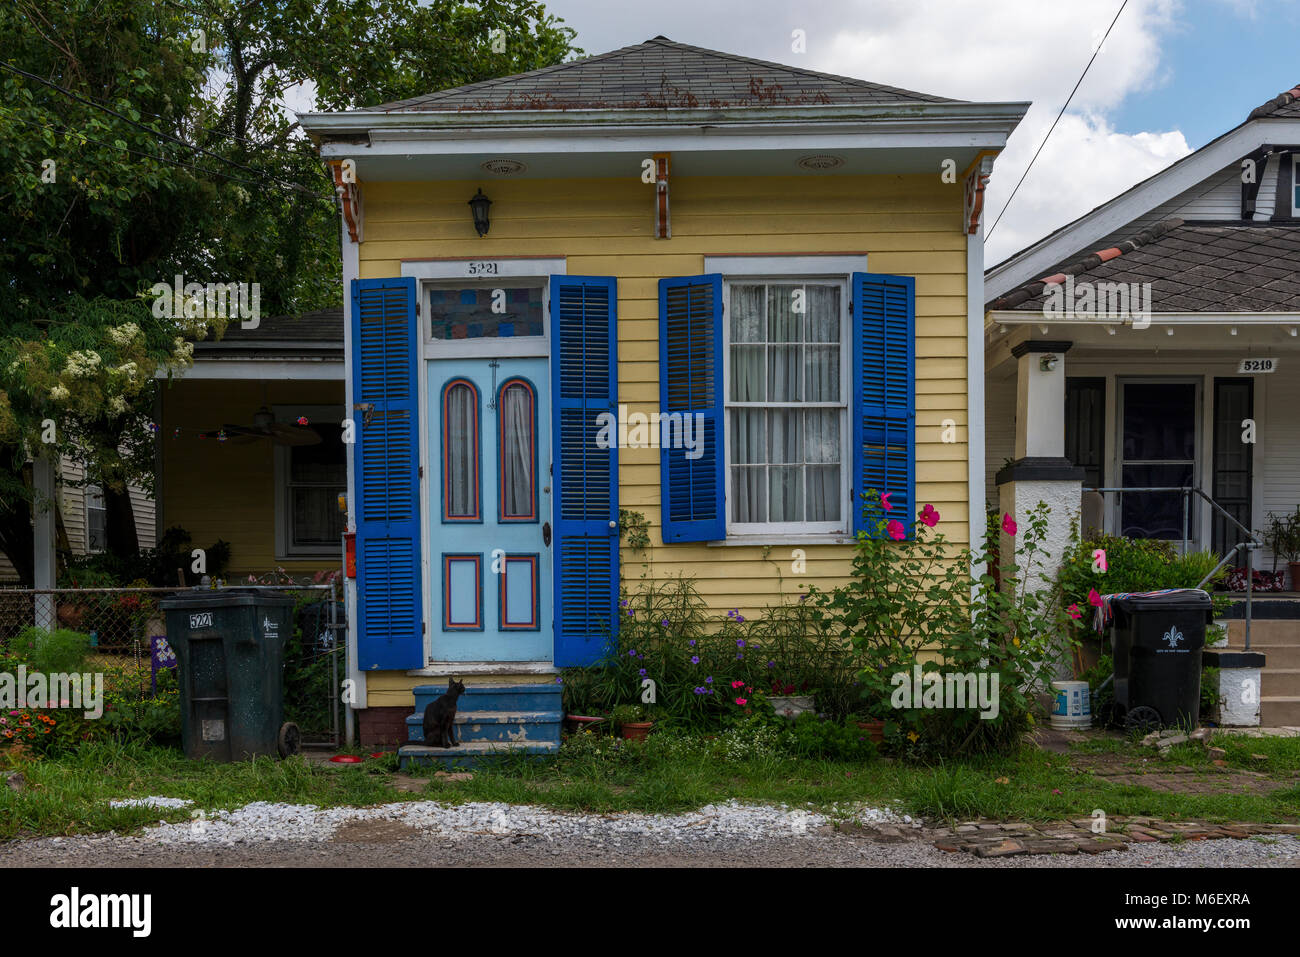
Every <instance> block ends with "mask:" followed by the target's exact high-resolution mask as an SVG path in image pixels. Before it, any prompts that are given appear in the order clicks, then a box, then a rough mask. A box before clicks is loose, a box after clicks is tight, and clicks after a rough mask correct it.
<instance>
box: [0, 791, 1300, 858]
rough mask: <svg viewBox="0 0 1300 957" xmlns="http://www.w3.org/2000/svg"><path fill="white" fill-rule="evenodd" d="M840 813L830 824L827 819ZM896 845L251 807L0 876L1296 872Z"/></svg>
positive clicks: (696, 824)
mask: <svg viewBox="0 0 1300 957" xmlns="http://www.w3.org/2000/svg"><path fill="white" fill-rule="evenodd" d="M837 816H838V815H837ZM852 816H853V817H855V818H856V819H858V820H860V821H862V822H863V823H866V824H881V823H885V824H893V825H894V826H896V827H900V828H901V829H902V832H903V834H904V835H905V836H906V837H907V839H906V840H903V841H901V842H898V843H888V844H883V843H875V842H872V841H871V840H869V839H866V838H864V837H863V835H862V834H861V833H853V832H849V833H840V832H837V831H834V830H832V829H831V827H830V826H829V825H830V821H829V819H828V817H827V816H826V815H822V814H814V813H812V812H806V811H801V810H799V809H797V808H796V809H790V808H783V807H756V806H746V805H740V804H738V803H735V802H732V803H728V804H722V805H711V806H709V807H705V808H701V809H700V810H698V811H692V812H690V813H687V814H676V815H648V814H568V813H564V812H560V811H549V810H545V809H542V808H538V807H532V806H512V805H507V804H486V803H478V804H462V805H443V804H438V803H436V802H428V801H423V802H411V803H403V804H389V805H383V806H380V807H371V808H330V809H318V808H314V807H311V806H308V805H290V804H269V803H257V804H250V805H247V806H246V807H243V808H240V809H238V810H236V811H231V812H224V811H223V812H215V813H213V814H212V816H211V817H210V818H208V819H206V820H203V821H201V827H200V826H198V825H195V824H194V823H180V824H163V823H160V824H159V825H157V826H154V827H150V828H147V829H145V831H144V832H143V833H142V834H140V835H138V836H133V837H123V836H120V835H116V834H105V835H93V836H85V837H62V838H41V839H35V840H26V841H11V842H9V843H7V844H4V845H0V867H24V866H26V867H49V866H76V867H102V866H111V867H161V866H182V867H185V866H192V867H212V866H215V867H284V866H324V867H354V866H382V867H429V866H439V865H445V866H464V867H494V866H525V867H527V866H534V867H536V866H540V867H589V866H598V867H621V866H642V867H658V866H681V867H809V866H826V867H945V868H946V867H962V868H981V867H994V868H999V867H1015V868H1026V867H1029V868H1032V867H1122V868H1141V867H1193V868H1197V867H1199V868H1212V867H1213V868H1219V867H1300V839H1298V838H1296V837H1294V836H1278V837H1270V838H1267V839H1263V840H1261V839H1247V840H1236V839H1231V840H1214V841H1189V842H1186V843H1180V844H1169V843H1161V844H1155V843H1152V844H1143V845H1140V846H1130V847H1129V848H1128V849H1127V850H1123V851H1107V852H1105V853H1101V854H1047V855H1027V854H1024V855H1016V856H1013V857H1005V858H988V859H981V858H977V857H975V856H974V855H971V854H962V853H946V852H943V851H940V850H938V849H937V848H935V847H933V846H932V845H931V844H930V843H929V842H928V841H927V840H925V839H924V837H923V832H922V831H921V830H920V823H919V822H914V821H911V820H910V819H906V820H905V819H904V818H902V817H901V816H899V815H896V814H894V813H893V812H891V811H889V810H885V809H878V808H857V809H855V811H854V813H853V814H852Z"/></svg>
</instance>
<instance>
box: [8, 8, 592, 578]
mask: <svg viewBox="0 0 1300 957" xmlns="http://www.w3.org/2000/svg"><path fill="white" fill-rule="evenodd" d="M497 31H499V32H497ZM0 36H4V37H5V46H4V52H3V59H2V60H0V65H3V66H4V67H6V68H3V69H0V237H3V238H2V239H0V550H3V551H5V552H6V553H7V554H9V556H10V558H11V559H12V560H14V562H15V564H16V565H17V566H18V567H19V570H20V573H22V574H23V577H24V578H28V577H29V566H30V562H29V561H27V560H25V558H24V556H21V555H15V551H19V552H21V551H22V550H23V549H24V548H25V547H27V545H28V543H30V531H29V530H25V526H26V524H27V523H28V521H29V518H28V515H29V508H30V503H31V499H32V493H31V488H30V480H29V479H26V478H24V477H23V475H24V472H23V468H22V466H23V463H24V462H25V461H27V460H29V459H30V458H31V457H32V455H33V454H34V452H37V451H46V452H51V453H56V454H57V453H68V454H71V455H73V456H74V457H76V458H78V459H81V460H82V461H84V462H86V463H87V466H88V473H87V481H95V482H98V483H100V484H102V485H103V486H104V490H105V496H106V499H107V500H108V504H109V506H110V511H112V507H113V506H114V505H117V506H119V507H121V506H123V505H126V504H127V503H129V499H128V498H127V497H126V486H127V484H128V483H132V482H143V483H145V484H147V483H148V480H149V474H150V471H151V467H152V457H153V444H154V438H155V437H154V435H153V433H152V431H151V428H150V426H151V423H150V417H151V410H152V406H153V400H154V397H155V394H156V390H157V388H158V387H159V386H158V383H159V382H160V381H165V380H166V378H167V376H168V375H169V374H171V373H174V372H176V371H179V370H183V369H184V368H185V366H187V365H188V363H189V361H190V357H191V355H192V351H193V346H192V342H193V340H195V339H198V338H203V337H205V336H208V335H212V336H220V335H221V333H222V331H223V326H224V323H223V322H222V321H221V320H220V319H217V320H211V319H210V317H209V318H206V319H205V318H204V317H198V318H193V317H192V318H191V319H190V320H184V319H181V320H177V319H171V318H167V317H166V316H163V317H158V316H155V315H154V311H153V310H152V308H151V306H152V303H153V298H154V297H153V296H152V295H150V294H149V289H150V287H152V286H154V285H155V284H157V283H169V284H170V283H172V281H173V277H175V276H177V275H181V276H183V277H184V281H185V282H186V283H189V282H199V283H208V282H221V283H231V282H238V283H249V284H251V283H257V284H258V285H259V287H260V308H261V312H262V314H263V315H274V314H280V313H292V312H300V311H306V310H310V309H315V308H322V307H328V306H334V305H338V304H339V303H340V302H341V300H342V288H341V270H340V263H339V243H338V236H339V226H338V215H337V211H336V207H335V204H334V190H333V185H332V183H331V180H330V177H329V175H328V172H327V170H326V169H325V167H324V166H323V165H322V163H321V161H320V159H319V157H318V156H317V155H316V151H315V149H314V147H313V146H312V144H311V143H310V141H309V140H308V139H307V138H306V137H305V136H304V135H303V134H302V131H301V129H300V128H299V127H298V124H297V122H296V120H295V118H294V117H293V115H292V113H291V111H289V110H287V109H286V107H285V97H286V96H287V95H290V94H291V93H292V91H293V90H294V89H295V88H297V90H298V93H299V95H300V96H308V95H313V94H314V96H315V99H316V103H317V108H319V109H322V110H341V109H349V108H355V107H359V106H366V105H373V104H375V103H379V102H383V101H387V100H393V99H400V98H404V97H409V96H414V95H418V94H421V93H428V92H432V91H435V90H438V89H442V88H446V87H448V86H454V85H459V84H463V83H470V82H475V81H477V80H483V79H488V78H491V77H494V76H501V75H506V74H509V73H515V72H520V71H523V70H529V69H534V68H537V67H541V66H546V65H548V64H552V63H558V62H561V61H563V60H564V59H565V58H566V57H568V56H570V55H571V54H573V53H575V52H580V51H576V50H575V48H574V47H573V46H572V40H573V36H574V35H573V31H572V30H570V29H569V28H567V27H564V26H563V25H562V24H561V23H560V22H559V21H558V20H556V19H555V18H553V17H551V16H550V15H549V14H547V13H546V11H545V9H544V7H543V6H542V4H540V3H536V2H532V0H482V2H479V3H477V4H472V5H471V4H465V3H457V2H447V0H434V2H433V3H431V4H428V5H421V4H420V3H417V2H416V0H324V2H308V0H282V2H262V0H170V2H162V3H157V2H153V0H53V2H47V0H11V2H9V3H7V4H4V5H0ZM16 71H21V72H16ZM49 422H53V423H54V424H55V430H54V433H53V438H54V441H53V442H50V441H49V439H50V438H51V433H50V430H49V429H48V423H49ZM114 528H115V526H114V524H113V521H112V518H111V517H110V528H109V539H110V540H109V545H110V547H114V546H115V545H116V547H120V548H127V549H130V548H133V547H134V545H133V542H131V541H128V539H129V538H130V537H131V536H133V534H134V529H133V526H132V525H131V524H130V523H129V522H127V523H126V524H125V525H122V526H120V527H118V534H117V535H116V539H117V541H116V542H115V541H114V538H115V535H114Z"/></svg>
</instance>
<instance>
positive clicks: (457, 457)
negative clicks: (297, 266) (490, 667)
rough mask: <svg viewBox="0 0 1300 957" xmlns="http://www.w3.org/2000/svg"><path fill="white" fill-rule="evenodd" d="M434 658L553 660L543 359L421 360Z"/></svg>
mask: <svg viewBox="0 0 1300 957" xmlns="http://www.w3.org/2000/svg"><path fill="white" fill-rule="evenodd" d="M428 376H429V382H428V396H429V406H430V407H429V416H428V418H427V421H428V422H429V428H430V433H429V450H430V453H429V459H430V463H431V469H430V480H431V481H430V482H429V483H428V485H427V486H426V487H427V488H428V489H429V495H430V501H429V502H428V508H429V510H430V512H429V514H430V515H431V518H432V521H431V522H430V529H431V535H430V539H431V540H430V548H429V555H430V561H431V563H432V567H431V571H432V574H431V576H430V578H431V583H432V590H433V596H432V597H433V600H432V602H431V604H430V607H431V610H432V615H431V618H432V620H431V622H430V626H431V632H432V635H433V639H432V648H431V651H432V657H433V659H434V660H435V661H550V660H551V659H552V653H553V646H552V636H551V549H550V538H551V474H550V473H551V415H550V401H549V399H550V397H549V389H548V383H549V381H550V380H549V376H548V370H547V360H546V359H545V358H541V357H504V358H496V359H487V358H468V357H467V358H456V359H435V360H431V361H429V363H428Z"/></svg>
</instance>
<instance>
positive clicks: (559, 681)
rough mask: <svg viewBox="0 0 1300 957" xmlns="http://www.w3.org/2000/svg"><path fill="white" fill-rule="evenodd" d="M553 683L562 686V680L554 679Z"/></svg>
mask: <svg viewBox="0 0 1300 957" xmlns="http://www.w3.org/2000/svg"><path fill="white" fill-rule="evenodd" d="M555 683H556V684H557V685H562V684H564V679H563V678H556V679H555Z"/></svg>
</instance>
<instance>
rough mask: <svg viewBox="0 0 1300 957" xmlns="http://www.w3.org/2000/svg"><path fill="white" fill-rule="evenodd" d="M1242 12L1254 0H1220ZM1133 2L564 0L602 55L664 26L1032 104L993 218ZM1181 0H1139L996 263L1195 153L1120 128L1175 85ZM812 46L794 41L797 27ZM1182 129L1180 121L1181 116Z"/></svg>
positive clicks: (555, 7) (877, 75)
mask: <svg viewBox="0 0 1300 957" xmlns="http://www.w3.org/2000/svg"><path fill="white" fill-rule="evenodd" d="M1220 2H1227V3H1232V4H1235V5H1237V6H1238V8H1239V11H1240V10H1241V9H1242V8H1246V9H1248V8H1249V7H1251V5H1252V4H1251V2H1249V0H1220ZM1119 4H1120V0H1069V2H1050V3H1045V2H1043V0H1000V2H996V3H989V2H987V0H907V2H888V3H884V2H879V0H819V2H817V3H805V4H800V5H798V6H791V5H790V4H789V3H788V2H786V0H747V2H746V3H744V5H743V12H742V7H741V6H740V5H739V4H733V3H709V4H700V3H699V2H698V0H660V2H659V4H658V5H657V6H656V8H655V10H656V14H655V19H654V21H653V22H654V26H653V27H647V26H646V25H645V24H644V21H641V20H637V19H634V18H616V17H614V16H611V14H610V12H609V6H608V3H607V0H552V2H551V3H549V4H548V9H550V10H551V11H552V12H554V13H557V14H559V15H560V16H563V17H565V18H566V19H567V20H568V21H569V23H570V24H571V25H572V26H574V27H576V28H577V30H578V39H579V42H580V43H582V45H583V46H584V47H585V48H586V49H587V51H588V52H589V53H601V52H605V51H607V50H612V49H615V48H617V47H620V46H627V45H629V44H633V43H639V42H641V41H644V40H646V39H649V37H650V36H651V35H653V34H654V33H663V34H665V35H666V36H669V37H671V38H672V39H674V40H679V41H681V42H685V43H692V44H695V45H698V46H704V47H710V48H712V49H717V50H725V51H727V52H732V53H739V54H742V55H745V56H752V57H757V58H759V59H767V60H775V61H777V62H780V63H787V64H791V65H794V66H806V67H808V68H809V69H813V70H820V71H824V72H827V73H838V74H842V75H845V76H853V77H858V78H859V79H864V80H871V81H873V82H877V83H885V84H889V85H891V86H898V87H902V88H904V89H909V90H917V91H919V92H923V93H933V94H937V95H940V96H949V97H953V98H955V99H962V100H1021V101H1023V100H1031V101H1033V106H1032V108H1031V109H1030V111H1029V113H1028V114H1027V115H1026V116H1025V118H1024V120H1023V121H1022V122H1021V124H1020V127H1019V128H1018V129H1017V131H1016V132H1015V134H1014V135H1013V136H1012V138H1011V141H1010V142H1009V143H1008V145H1007V148H1006V150H1005V151H1004V152H1003V154H1002V155H1001V156H1000V157H999V158H998V161H997V164H996V166H995V168H994V173H993V178H992V180H990V183H989V195H988V202H987V204H986V207H985V208H986V210H987V211H988V215H989V216H990V218H989V219H988V220H987V221H986V222H987V224H988V225H990V226H991V225H992V222H993V219H992V217H994V216H996V215H997V214H998V213H999V212H1000V211H1001V209H1002V207H1003V205H1004V204H1005V203H1006V201H1007V197H1008V196H1009V195H1010V194H1011V190H1012V188H1013V187H1014V186H1015V184H1016V181H1017V180H1018V179H1019V178H1020V175H1021V173H1023V172H1024V170H1025V167H1026V166H1027V165H1028V163H1029V161H1030V158H1031V157H1032V156H1033V154H1034V151H1035V150H1036V149H1037V148H1038V144H1039V143H1040V142H1041V141H1042V138H1043V134H1044V133H1046V131H1047V129H1048V127H1049V126H1051V123H1052V120H1053V119H1054V118H1055V117H1056V114H1057V112H1058V111H1059V110H1060V109H1061V104H1063V103H1064V102H1065V100H1066V97H1068V96H1069V95H1070V90H1071V89H1072V88H1073V86H1074V84H1075V83H1076V82H1077V81H1078V79H1079V75H1080V73H1082V72H1083V68H1084V66H1085V64H1087V62H1088V58H1089V57H1090V56H1091V55H1092V51H1093V49H1094V48H1095V47H1096V45H1097V43H1098V42H1099V41H1100V39H1101V37H1102V34H1103V33H1104V32H1105V30H1106V27H1107V26H1108V25H1109V24H1110V22H1111V20H1112V19H1113V18H1114V16H1115V13H1116V11H1117V10H1119ZM1184 12H1185V11H1184V6H1183V2H1182V0H1129V3H1128V5H1127V7H1125V9H1124V12H1123V14H1122V15H1121V16H1120V18H1119V20H1118V21H1117V22H1116V24H1115V27H1114V30H1113V31H1112V32H1111V34H1110V37H1109V38H1108V39H1107V41H1106V44H1105V46H1104V47H1103V48H1102V52H1101V53H1100V54H1098V56H1097V60H1096V62H1095V63H1093V65H1092V68H1091V69H1090V70H1089V72H1088V76H1087V78H1086V79H1085V80H1084V82H1083V83H1082V85H1081V86H1080V87H1079V90H1078V92H1077V93H1076V94H1075V96H1074V99H1073V100H1072V101H1071V104H1070V109H1069V111H1068V112H1067V113H1066V114H1065V116H1064V117H1062V119H1061V122H1060V124H1059V125H1058V126H1057V128H1056V131H1055V132H1054V133H1052V137H1051V139H1050V140H1049V141H1048V144H1047V146H1046V148H1045V149H1044V150H1043V154H1042V155H1041V156H1040V157H1039V158H1038V160H1037V162H1036V163H1035V164H1034V168H1033V170H1032V171H1031V172H1030V174H1029V177H1028V178H1027V179H1026V180H1025V184H1024V185H1023V186H1022V187H1021V189H1020V193H1019V195H1017V196H1016V199H1015V203H1014V204H1013V205H1012V206H1011V207H1010V209H1009V211H1008V212H1007V215H1006V217H1005V218H1004V219H1003V221H1002V222H1001V224H1000V225H999V226H998V228H997V231H996V232H995V233H994V234H993V235H992V237H991V238H990V241H989V246H988V249H987V251H986V257H985V261H986V262H988V263H990V264H992V263H995V262H997V261H998V260H999V259H1002V258H1005V257H1006V256H1007V255H1010V254H1011V253H1013V252H1015V251H1017V250H1019V249H1021V248H1023V247H1024V246H1026V245H1028V244H1029V243H1031V242H1034V241H1035V240H1037V239H1039V238H1041V237H1042V236H1045V235H1046V234H1047V233H1049V232H1051V231H1052V230H1054V229H1056V228H1058V227H1059V226H1062V225H1064V224H1065V223H1067V222H1069V221H1070V220H1072V219H1074V218H1076V217H1077V216H1079V215H1081V214H1082V213H1085V212H1087V211H1088V210H1090V209H1092V208H1094V207H1096V206H1098V205H1100V204H1102V203H1104V202H1106V201H1107V200H1109V199H1111V198H1112V197H1113V196H1115V195H1116V194H1118V193H1120V192H1122V191H1123V190H1125V189H1127V188H1128V187H1130V186H1132V185H1133V184H1134V183H1137V182H1139V181H1141V180H1143V179H1145V178H1146V177H1147V176H1150V175H1151V174H1152V173H1154V172H1157V171H1158V170H1160V169H1163V168H1164V167H1166V166H1168V165H1169V164H1170V163H1172V162H1174V160H1176V159H1178V158H1179V157H1181V156H1184V155H1186V154H1187V153H1188V152H1190V150H1189V148H1188V145H1187V142H1186V140H1185V139H1184V137H1183V135H1182V133H1181V132H1179V131H1177V130H1176V129H1169V130H1146V131H1138V132H1133V133H1126V132H1119V131H1117V130H1116V129H1115V128H1114V125H1113V122H1114V121H1113V117H1114V115H1115V112H1116V111H1117V110H1118V108H1119V107H1120V105H1121V104H1122V103H1123V102H1124V100H1125V98H1126V97H1128V96H1130V95H1132V94H1134V93H1137V92H1141V91H1144V90H1149V89H1152V88H1156V87H1159V86H1161V85H1163V84H1165V83H1168V82H1169V81H1170V77H1169V71H1168V67H1167V66H1165V65H1163V64H1162V62H1161V50H1162V44H1163V42H1164V40H1165V39H1166V38H1167V37H1168V36H1170V35H1171V34H1172V33H1173V32H1174V31H1176V30H1179V29H1181V27H1180V18H1181V17H1182V16H1183V14H1184ZM796 28H797V29H802V30H804V31H805V32H806V35H807V52H806V53H805V54H798V53H794V52H792V50H791V49H790V31H791V30H793V29H796ZM1171 125H1172V124H1171Z"/></svg>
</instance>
